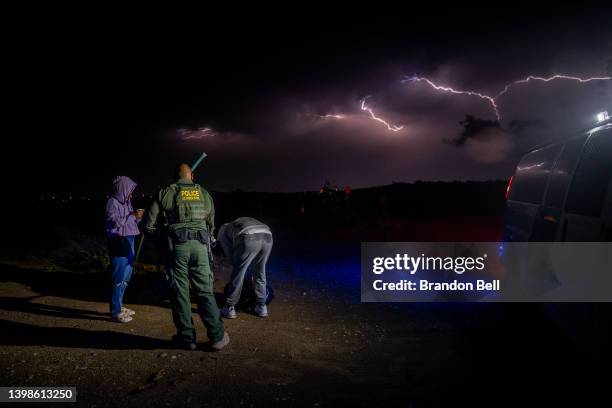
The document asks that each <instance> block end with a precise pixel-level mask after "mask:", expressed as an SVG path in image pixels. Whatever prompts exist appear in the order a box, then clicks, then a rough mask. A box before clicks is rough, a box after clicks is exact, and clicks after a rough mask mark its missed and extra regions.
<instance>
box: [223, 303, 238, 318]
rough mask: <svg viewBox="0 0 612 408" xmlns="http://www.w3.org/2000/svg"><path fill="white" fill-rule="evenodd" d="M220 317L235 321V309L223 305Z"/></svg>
mask: <svg viewBox="0 0 612 408" xmlns="http://www.w3.org/2000/svg"><path fill="white" fill-rule="evenodd" d="M221 316H223V317H225V318H226V319H235V318H236V309H235V308H234V306H229V305H225V306H223V308H222V309H221Z"/></svg>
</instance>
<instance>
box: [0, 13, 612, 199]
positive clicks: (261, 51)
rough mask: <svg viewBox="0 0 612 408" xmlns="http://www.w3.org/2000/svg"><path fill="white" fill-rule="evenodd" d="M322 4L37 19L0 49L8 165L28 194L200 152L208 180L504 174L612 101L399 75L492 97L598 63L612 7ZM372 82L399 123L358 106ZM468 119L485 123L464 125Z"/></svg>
mask: <svg viewBox="0 0 612 408" xmlns="http://www.w3.org/2000/svg"><path fill="white" fill-rule="evenodd" d="M319 11H322V10H319ZM321 14H325V13H319V12H317V11H316V10H315V11H314V12H312V10H311V13H307V14H304V15H301V17H302V20H303V21H300V22H298V17H300V16H298V12H294V13H293V14H292V15H291V16H288V17H286V18H277V17H273V16H268V17H265V18H264V17H255V16H241V17H237V16H233V15H231V14H222V15H214V16H213V15H202V16H201V18H194V19H190V20H189V21H187V20H185V21H184V22H181V21H174V22H173V24H165V23H162V22H160V21H157V20H155V21H147V20H146V19H144V18H143V19H141V20H140V21H133V20H130V19H127V18H126V19H120V18H119V19H117V20H113V21H108V20H107V21H103V22H99V23H92V22H91V21H88V20H86V19H81V20H72V21H71V22H69V23H66V24H63V23H59V22H55V21H54V22H50V21H47V22H45V24H38V22H36V21H33V22H31V24H30V25H29V26H27V27H22V28H21V30H18V31H15V32H13V33H12V35H11V36H10V37H9V40H10V42H11V44H10V50H8V51H6V53H5V56H6V55H8V54H7V53H10V58H8V59H9V60H10V61H11V63H10V67H11V76H10V77H9V78H10V81H9V82H11V85H12V86H13V87H15V88H16V89H17V91H18V92H17V93H16V94H15V97H14V98H13V99H12V101H13V102H12V105H13V106H17V107H18V108H19V111H20V112H19V113H18V114H17V113H16V114H15V115H13V116H12V117H11V118H10V119H9V122H10V124H11V125H13V126H14V128H13V126H11V130H10V132H11V134H12V137H11V140H12V144H13V146H14V148H15V149H14V150H11V152H15V153H16V154H14V155H11V156H12V159H14V160H15V161H16V163H26V164H27V165H26V166H25V167H26V168H25V169H24V168H23V167H24V166H21V170H20V171H19V172H14V173H10V171H11V170H10V169H11V167H12V164H13V162H12V161H11V160H10V159H9V160H5V161H4V163H3V164H4V165H7V164H8V165H9V166H8V170H9V173H6V172H5V173H4V174H5V175H7V174H13V176H10V177H8V178H10V179H11V180H12V181H18V182H17V183H16V184H17V185H19V186H21V187H23V186H24V183H23V182H22V181H24V180H28V181H31V182H35V183H34V184H35V186H36V188H35V189H34V190H35V191H36V193H38V192H46V191H57V192H62V191H70V192H75V193H96V194H100V193H103V192H105V191H106V190H108V189H109V188H110V183H111V181H112V178H113V177H114V176H115V175H128V176H130V177H132V178H133V179H134V180H135V181H136V182H138V183H139V184H141V187H142V191H146V192H150V191H152V190H153V189H154V188H156V187H158V186H160V185H162V184H165V183H167V182H169V181H170V176H171V171H172V168H173V167H174V166H175V165H176V164H177V163H179V162H182V161H186V162H192V161H193V160H195V159H196V158H197V157H198V156H199V154H200V153H201V152H202V151H206V152H207V153H208V155H209V157H207V159H206V160H205V162H204V165H203V167H201V169H200V170H199V171H198V172H197V175H196V177H197V181H198V182H200V183H201V184H202V185H203V186H205V187H206V188H208V189H211V190H216V191H231V190H235V189H243V190H259V191H303V190H315V189H318V187H320V186H321V185H322V184H323V182H324V181H325V179H329V180H331V181H332V182H334V183H337V184H338V185H340V186H344V185H351V186H353V187H366V186H372V185H380V184H389V183H391V182H394V181H396V182H398V181H405V182H409V181H415V180H488V179H505V178H508V177H509V175H510V174H511V172H512V169H513V168H514V166H515V165H516V161H517V159H518V158H519V157H520V155H521V154H522V153H524V152H525V151H526V150H527V149H529V148H530V147H532V146H534V145H537V144H539V143H542V142H543V141H545V140H548V139H551V138H553V139H554V138H560V137H563V136H565V135H567V134H569V133H571V132H573V131H576V130H579V129H581V128H584V127H586V126H587V125H588V124H590V123H592V122H593V121H594V115H595V114H596V113H597V112H598V111H601V110H604V109H609V110H611V111H612V81H593V82H589V83H585V84H577V83H575V82H574V81H563V80H559V81H553V82H549V83H528V84H523V85H517V86H516V87H513V88H512V89H511V90H510V91H509V92H508V93H507V94H506V95H504V96H503V97H501V98H500V99H499V100H498V104H499V110H500V113H501V122H500V123H499V125H497V124H495V123H494V122H482V121H481V120H487V121H495V114H494V112H493V110H492V109H491V105H490V104H489V103H488V102H487V101H485V100H483V99H481V98H478V97H471V96H459V95H450V94H448V93H444V92H437V91H434V90H433V89H432V88H431V87H429V86H428V85H427V84H425V83H420V82H419V83H415V82H413V83H402V82H401V80H402V79H404V78H405V77H407V76H408V77H410V76H413V75H415V74H416V75H419V76H422V77H427V78H429V79H431V80H432V81H435V83H437V84H439V85H444V86H451V87H454V88H456V89H461V90H475V91H478V92H481V93H484V94H487V95H496V94H497V93H498V92H499V91H501V90H502V89H503V88H504V86H505V85H506V84H508V83H509V82H511V81H514V80H517V79H521V78H524V77H526V76H528V75H538V76H544V77H548V76H550V75H554V74H567V75H573V76H579V77H591V76H597V77H602V76H609V75H612V72H610V71H612V68H611V65H612V62H611V59H612V15H610V13H608V14H606V13H605V12H602V11H601V10H594V11H593V12H591V13H580V12H575V11H571V13H570V12H568V13H566V14H565V15H550V14H546V13H542V14H539V15H531V16H525V15H518V14H516V15H503V16H499V15H492V14H483V15H476V14H473V13H468V14H461V15H458V14H456V15H453V16H446V17H436V16H432V15H431V14H430V15H419V14H416V15H415V14H406V13H403V12H397V13H393V12H390V13H388V14H385V15H378V14H376V15H374V14H369V13H367V10H364V13H363V14H362V15H361V16H359V17H358V18H357V17H356V18H343V17H342V15H341V13H337V12H335V13H333V15H330V16H327V17H326V18H321V19H317V20H315V17H314V16H320V15H321ZM368 96H369V98H368V99H367V100H366V104H367V106H368V107H371V108H372V109H373V112H375V114H376V116H378V117H380V118H383V119H384V120H386V121H388V122H389V123H390V124H392V125H396V126H403V128H402V130H400V131H397V132H393V131H390V130H388V129H387V127H386V126H385V125H384V124H383V123H381V122H378V121H375V120H373V119H372V118H371V117H370V115H369V114H368V113H367V112H364V111H362V110H361V109H360V108H361V100H362V99H363V98H364V97H368ZM325 115H336V116H335V117H334V116H331V117H330V116H328V117H326V116H325ZM466 115H472V116H473V117H474V118H476V119H475V120H476V121H477V123H481V124H482V123H484V124H485V125H484V126H475V127H474V128H473V129H468V131H467V132H466V133H464V134H463V136H461V134H462V132H464V126H462V124H460V123H459V122H461V121H462V120H464V119H465V117H466ZM200 128H201V129H206V128H208V129H210V130H200V131H198V130H197V129H200ZM198 137H199V138H198ZM7 139H9V137H7V138H6V139H5V141H6V140H7ZM16 163H15V164H16ZM12 171H14V167H13V170H12ZM28 185H29V183H28Z"/></svg>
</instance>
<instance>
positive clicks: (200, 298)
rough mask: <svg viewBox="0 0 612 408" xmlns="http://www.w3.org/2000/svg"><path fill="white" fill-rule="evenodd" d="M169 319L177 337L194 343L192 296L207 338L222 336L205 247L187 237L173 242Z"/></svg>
mask: <svg viewBox="0 0 612 408" xmlns="http://www.w3.org/2000/svg"><path fill="white" fill-rule="evenodd" d="M168 278H169V284H170V303H171V305H172V319H173V320H174V325H175V326H176V331H177V335H178V337H179V339H182V340H183V341H185V342H195V340H196V333H195V328H194V327H193V320H192V318H191V297H190V290H189V286H190V284H191V295H193V298H194V300H195V302H196V304H197V305H198V313H199V314H200V317H201V318H202V321H203V322H204V326H205V327H206V331H207V335H208V338H209V339H210V340H212V341H219V340H221V339H222V338H223V332H224V329H223V321H222V320H221V314H220V313H219V308H218V307H217V302H216V301H215V295H214V293H213V274H212V271H211V270H210V264H209V261H208V251H207V249H206V246H205V245H204V244H202V243H201V242H200V241H194V240H190V241H187V242H183V243H177V244H174V250H173V251H172V257H171V261H170V270H169V276H168Z"/></svg>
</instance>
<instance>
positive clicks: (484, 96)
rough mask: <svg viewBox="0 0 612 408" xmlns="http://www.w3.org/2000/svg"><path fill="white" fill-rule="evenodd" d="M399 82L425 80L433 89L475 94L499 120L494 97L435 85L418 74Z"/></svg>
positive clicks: (456, 93) (459, 93)
mask: <svg viewBox="0 0 612 408" xmlns="http://www.w3.org/2000/svg"><path fill="white" fill-rule="evenodd" d="M400 82H402V83H408V82H425V83H426V84H427V85H429V86H430V87H432V88H433V89H435V90H436V91H443V92H449V93H452V94H455V95H468V96H476V97H478V98H480V99H484V100H486V101H487V102H488V103H489V104H490V105H491V107H492V108H493V111H494V112H495V117H496V118H497V120H498V121H499V120H501V114H500V113H499V108H498V107H497V102H496V101H495V98H494V97H492V96H489V95H485V94H483V93H480V92H476V91H463V90H458V89H454V88H451V87H449V86H442V85H437V84H435V83H434V82H433V81H431V80H429V79H427V78H424V77H419V76H413V77H410V78H406V79H403V80H401V81H400Z"/></svg>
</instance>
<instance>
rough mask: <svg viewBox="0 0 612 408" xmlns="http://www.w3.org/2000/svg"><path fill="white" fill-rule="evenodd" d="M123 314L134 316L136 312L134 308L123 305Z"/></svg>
mask: <svg viewBox="0 0 612 408" xmlns="http://www.w3.org/2000/svg"><path fill="white" fill-rule="evenodd" d="M121 314H124V315H128V316H134V315H135V314H136V312H135V311H133V310H132V309H128V308H127V307H122V308H121Z"/></svg>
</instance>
